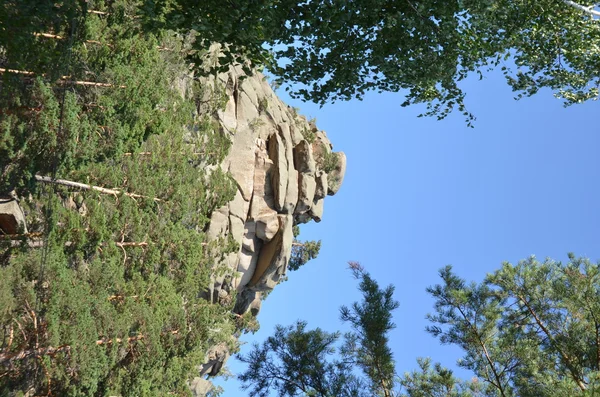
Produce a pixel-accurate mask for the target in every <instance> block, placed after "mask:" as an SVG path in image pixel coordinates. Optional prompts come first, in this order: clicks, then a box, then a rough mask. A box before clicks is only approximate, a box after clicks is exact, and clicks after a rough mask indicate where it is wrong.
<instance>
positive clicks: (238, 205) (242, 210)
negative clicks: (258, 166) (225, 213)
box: [228, 175, 254, 220]
mask: <svg viewBox="0 0 600 397" xmlns="http://www.w3.org/2000/svg"><path fill="white" fill-rule="evenodd" d="M252 178H253V179H254V175H252ZM228 206H229V213H230V214H231V215H233V216H237V217H238V218H240V219H243V220H245V219H246V217H247V216H248V209H249V208H250V203H249V201H246V200H244V197H243V196H242V192H241V191H240V190H239V189H238V191H237V192H236V193H235V197H234V198H233V200H232V201H230V202H229V204H228Z"/></svg>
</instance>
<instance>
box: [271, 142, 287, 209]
mask: <svg viewBox="0 0 600 397" xmlns="http://www.w3.org/2000/svg"><path fill="white" fill-rule="evenodd" d="M268 150H269V158H270V159H271V161H273V168H272V169H271V173H270V174H271V186H272V188H273V198H274V199H275V208H276V209H277V211H281V210H282V208H283V206H284V205H285V194H286V191H287V185H288V167H287V161H286V159H285V146H284V145H283V142H282V140H281V138H280V137H279V134H274V135H273V136H272V137H271V139H269V142H268Z"/></svg>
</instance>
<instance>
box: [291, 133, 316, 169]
mask: <svg viewBox="0 0 600 397" xmlns="http://www.w3.org/2000/svg"><path fill="white" fill-rule="evenodd" d="M294 167H295V168H296V169H297V170H298V171H299V172H305V173H314V172H315V169H316V168H315V159H314V158H313V154H312V145H311V144H310V143H308V141H305V140H303V141H300V143H298V144H297V145H296V146H295V147H294Z"/></svg>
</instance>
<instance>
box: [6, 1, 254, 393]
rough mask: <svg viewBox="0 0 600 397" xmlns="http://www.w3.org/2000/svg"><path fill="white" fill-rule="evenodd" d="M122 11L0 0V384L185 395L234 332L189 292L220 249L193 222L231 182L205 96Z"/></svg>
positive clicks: (159, 36) (216, 102) (129, 4)
mask: <svg viewBox="0 0 600 397" xmlns="http://www.w3.org/2000/svg"><path fill="white" fill-rule="evenodd" d="M138 7H139V4H137V3H136V2H134V1H119V0H117V1H109V2H103V1H95V2H93V3H92V2H62V3H54V2H16V3H15V2H4V3H3V5H2V6H0V12H1V13H2V15H1V20H2V29H0V31H1V37H0V67H1V68H2V69H1V72H2V74H1V77H2V79H1V81H0V126H1V133H0V134H1V138H0V173H1V177H0V192H2V193H3V194H5V195H7V197H17V198H19V205H20V207H21V208H22V209H23V211H24V212H25V214H26V218H27V230H23V228H21V230H17V231H13V233H3V236H0V239H1V241H0V258H1V259H0V261H1V262H2V266H0V291H1V292H0V323H1V327H0V334H1V336H0V340H1V342H0V343H1V345H0V347H1V349H0V395H40V394H47V395H72V396H75V395H82V396H83V395H86V396H87V395H123V396H125V395H130V396H133V395H136V396H139V395H166V394H169V393H171V394H177V395H187V394H189V391H188V387H187V384H186V382H187V380H188V378H190V376H191V375H192V373H193V371H194V369H195V366H196V365H198V364H199V363H201V362H202V361H203V359H204V355H205V353H206V350H207V348H208V347H209V346H211V345H214V344H216V343H219V342H226V343H230V344H231V343H233V342H232V341H231V336H232V335H233V334H235V332H236V331H237V332H239V331H240V330H241V329H243V328H244V324H243V323H241V322H240V321H239V319H236V318H235V317H234V316H233V315H232V314H231V307H227V306H223V305H213V304H209V302H207V301H206V300H205V299H203V294H204V293H205V292H204V289H206V288H207V287H208V284H209V279H210V275H211V273H212V272H216V271H219V269H217V268H215V266H216V264H217V263H218V262H219V258H220V256H221V255H223V254H225V253H227V252H228V251H230V250H231V249H233V248H235V247H234V246H235V244H232V243H231V242H230V241H212V242H208V240H207V238H206V236H205V233H204V229H205V228H206V226H207V223H208V221H209V219H210V214H211V212H212V211H213V210H214V209H215V208H217V207H219V206H221V205H223V204H224V203H226V202H228V201H229V200H230V199H231V198H232V195H233V192H234V190H233V185H232V183H231V180H230V178H229V177H228V176H227V175H226V174H224V173H223V172H222V171H221V170H220V168H218V167H215V166H214V165H216V164H218V163H219V162H220V161H221V160H222V159H223V157H224V155H225V154H226V153H227V150H228V140H227V138H225V136H224V135H223V134H222V133H221V131H220V130H219V128H218V126H217V125H216V124H215V123H214V122H213V121H212V119H211V117H210V116H211V114H210V113H211V111H216V109H217V108H218V107H219V106H222V105H223V104H222V100H220V97H219V95H220V92H212V91H211V92H206V89H205V87H203V85H202V84H200V83H199V82H198V81H197V80H195V79H194V78H193V73H191V72H190V70H189V66H188V63H186V61H185V56H186V54H187V51H188V50H189V48H188V47H189V37H185V36H182V35H178V34H175V33H172V32H169V31H167V30H160V29H155V30H153V31H152V32H150V31H149V30H148V29H143V26H142V25H143V22H144V21H143V19H142V18H138ZM201 56H203V55H202V54H198V57H201ZM214 91H216V90H214ZM206 98H209V99H210V106H211V107H213V109H212V110H211V109H209V111H207V112H203V113H202V114H200V113H199V112H198V111H197V109H198V102H199V101H201V100H204V101H206ZM74 182H75V183H79V185H76V184H74ZM198 264H203V265H202V266H198ZM232 304H233V303H232ZM233 348H234V347H233Z"/></svg>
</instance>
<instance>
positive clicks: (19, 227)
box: [0, 196, 27, 234]
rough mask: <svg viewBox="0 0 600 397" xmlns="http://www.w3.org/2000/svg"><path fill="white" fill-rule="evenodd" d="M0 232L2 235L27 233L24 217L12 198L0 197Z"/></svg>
mask: <svg viewBox="0 0 600 397" xmlns="http://www.w3.org/2000/svg"><path fill="white" fill-rule="evenodd" d="M0 232H1V233H3V234H18V233H27V223H26V222H25V215H24V214H23V210H21V207H20V206H19V203H18V202H17V200H16V199H15V198H13V197H9V196H0Z"/></svg>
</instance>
